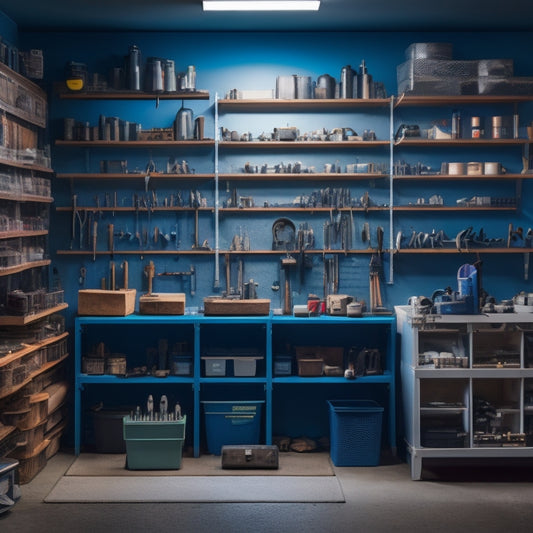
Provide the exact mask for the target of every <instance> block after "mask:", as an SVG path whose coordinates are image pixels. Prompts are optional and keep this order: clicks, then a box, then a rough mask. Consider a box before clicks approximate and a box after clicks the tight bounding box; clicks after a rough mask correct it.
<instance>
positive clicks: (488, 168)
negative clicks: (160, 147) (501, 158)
mask: <svg viewBox="0 0 533 533" xmlns="http://www.w3.org/2000/svg"><path fill="white" fill-rule="evenodd" d="M484 166H485V170H484V173H485V174H487V175H489V176H495V175H496V174H501V171H502V165H501V163H494V162H486V163H485V165H484Z"/></svg>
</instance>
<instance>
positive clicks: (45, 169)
mask: <svg viewBox="0 0 533 533" xmlns="http://www.w3.org/2000/svg"><path fill="white" fill-rule="evenodd" d="M0 165H5V166H8V167H14V168H23V169H26V170H34V171H36V172H46V173H48V174H53V173H54V170H53V169H51V168H48V167H43V166H41V165H33V164H31V163H24V162H22V161H13V160H11V159H4V158H1V157H0Z"/></svg>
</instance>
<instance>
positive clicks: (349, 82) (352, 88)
mask: <svg viewBox="0 0 533 533" xmlns="http://www.w3.org/2000/svg"><path fill="white" fill-rule="evenodd" d="M357 96H358V93H357V74H356V72H355V71H354V70H353V69H352V67H351V66H350V65H346V66H345V67H342V69H341V83H340V93H339V97H340V98H357Z"/></svg>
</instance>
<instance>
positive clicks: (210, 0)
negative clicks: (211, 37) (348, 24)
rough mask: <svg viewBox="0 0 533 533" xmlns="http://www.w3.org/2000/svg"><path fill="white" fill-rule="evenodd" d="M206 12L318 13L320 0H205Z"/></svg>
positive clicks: (204, 7)
mask: <svg viewBox="0 0 533 533" xmlns="http://www.w3.org/2000/svg"><path fill="white" fill-rule="evenodd" d="M202 4H203V9H204V11H318V9H319V8H320V0H289V1H285V0H203V2H202Z"/></svg>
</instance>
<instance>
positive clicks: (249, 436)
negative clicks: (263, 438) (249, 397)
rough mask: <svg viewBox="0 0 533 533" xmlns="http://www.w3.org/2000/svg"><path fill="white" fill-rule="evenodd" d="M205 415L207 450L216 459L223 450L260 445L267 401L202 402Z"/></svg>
mask: <svg viewBox="0 0 533 533" xmlns="http://www.w3.org/2000/svg"><path fill="white" fill-rule="evenodd" d="M201 403H202V404H203V406H204V415H205V431H206V436H207V449H208V451H209V453H212V454H213V455H220V454H221V453H222V446H226V445H231V444H259V435H260V430H261V412H262V406H263V404H264V403H265V402H264V401H261V400H259V401H255V400H254V401H202V402H201Z"/></svg>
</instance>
